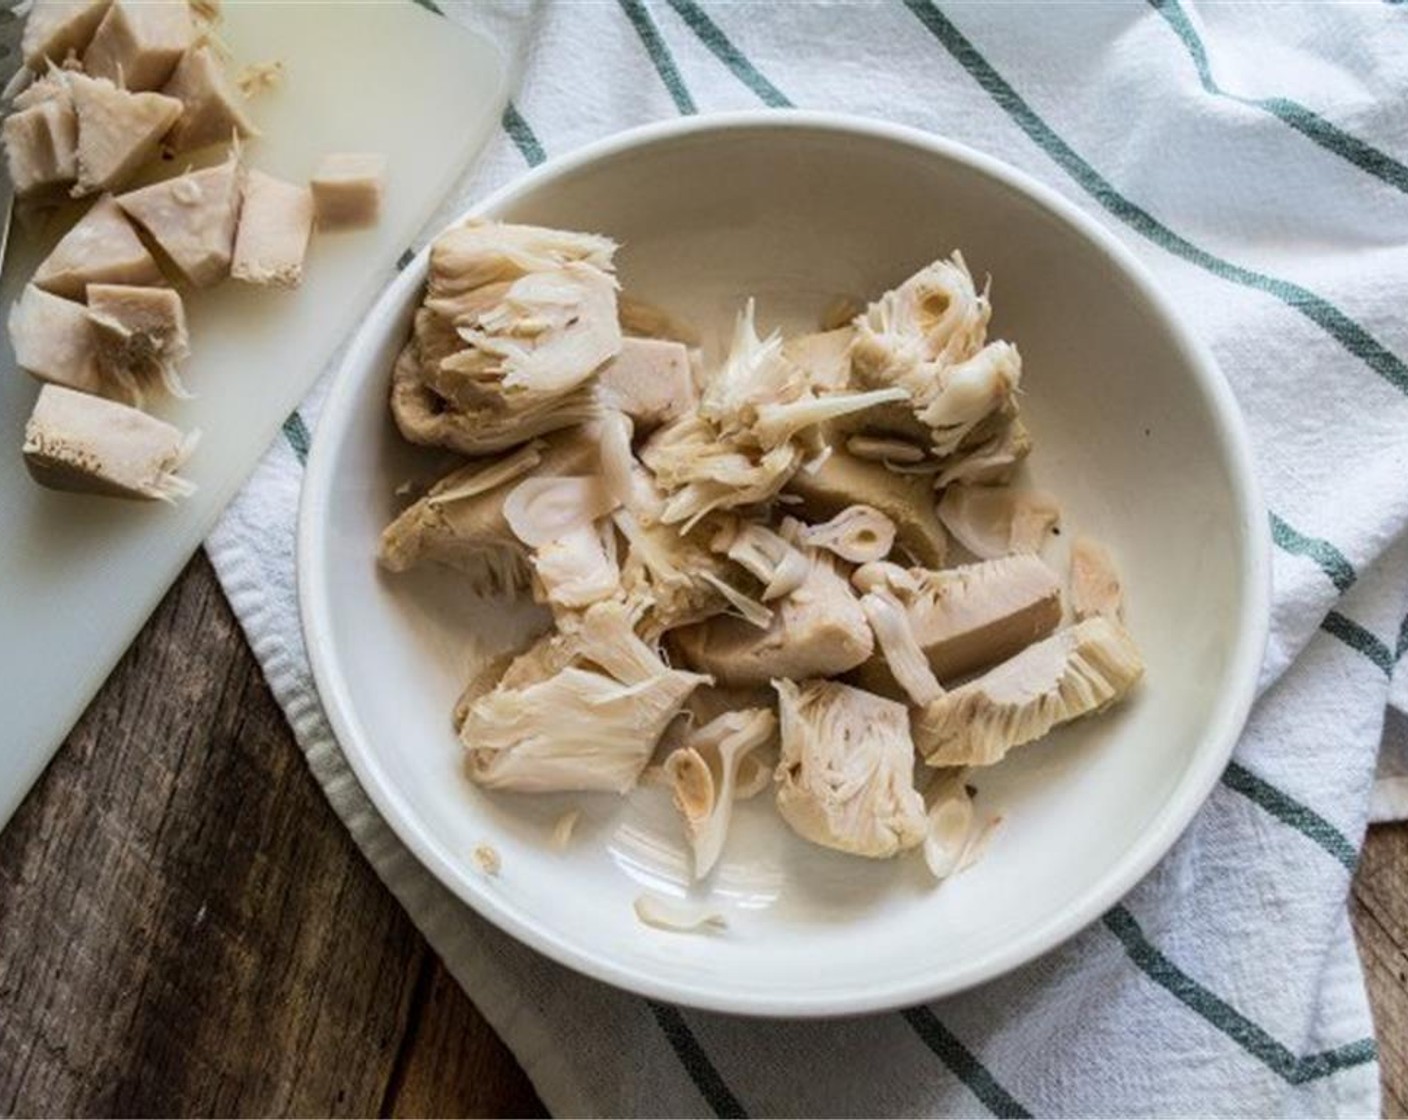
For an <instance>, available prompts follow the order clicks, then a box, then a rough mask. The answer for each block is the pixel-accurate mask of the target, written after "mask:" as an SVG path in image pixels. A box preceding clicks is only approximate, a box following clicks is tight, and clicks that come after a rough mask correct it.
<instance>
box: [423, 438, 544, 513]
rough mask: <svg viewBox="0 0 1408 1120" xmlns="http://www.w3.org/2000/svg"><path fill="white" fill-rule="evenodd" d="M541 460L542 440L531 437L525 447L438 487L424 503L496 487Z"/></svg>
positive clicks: (441, 502) (470, 495) (438, 502)
mask: <svg viewBox="0 0 1408 1120" xmlns="http://www.w3.org/2000/svg"><path fill="white" fill-rule="evenodd" d="M542 461H543V444H542V442H541V441H534V442H533V443H531V444H529V445H527V446H526V447H521V448H519V449H518V450H517V451H515V452H514V453H513V454H512V455H506V456H504V458H502V459H496V460H495V461H494V462H492V463H490V464H489V465H488V466H487V467H485V468H484V469H483V470H482V471H478V472H476V473H474V474H472V475H470V476H468V477H467V478H462V479H460V480H457V481H456V482H455V484H454V485H453V486H449V487H446V488H445V489H444V490H440V491H437V492H436V493H435V494H432V495H430V496H428V497H427V498H426V504H427V505H432V506H442V505H444V504H445V503H446V502H457V501H462V500H463V499H465V498H473V497H474V496H475V495H477V494H483V493H485V492H486V491H488V490H493V489H496V488H497V487H499V486H502V485H503V484H504V483H505V482H512V481H513V480H514V479H515V478H521V477H522V476H523V475H525V474H527V473H528V472H529V471H531V470H532V469H533V468H534V467H536V466H537V465H538V464H539V463H541V462H542Z"/></svg>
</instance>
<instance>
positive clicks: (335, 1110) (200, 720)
mask: <svg viewBox="0 0 1408 1120" xmlns="http://www.w3.org/2000/svg"><path fill="white" fill-rule="evenodd" d="M0 718H3V715H0ZM1353 914H1354V921H1355V928H1356V930H1357V931H1358V935H1359V942H1360V947H1361V950H1362V952H1363V955H1364V963H1365V968H1366V970H1367V973H1368V976H1369V990H1370V995H1371V996H1372V998H1373V1001H1374V1010H1375V1015H1376V1017H1377V1022H1378V1035H1379V1039H1380V1052H1381V1055H1382V1059H1383V1073H1384V1088H1385V1095H1384V1106H1385V1111H1386V1113H1387V1114H1388V1115H1390V1116H1400V1117H1401V1116H1404V1115H1405V1107H1408V827H1404V826H1400V827H1394V828H1384V829H1376V830H1375V831H1374V832H1373V833H1372V834H1371V836H1370V840H1369V843H1368V846H1367V847H1366V849H1365V853H1364V859H1363V862H1362V863H1361V865H1360V869H1359V875H1358V877H1357V878H1356V880H1355V884H1354V901H1353ZM34 1114H48V1115H54V1114H63V1115H74V1116H86V1115H119V1116H131V1115H148V1116H152V1115H155V1116H161V1115H210V1114H223V1115H251V1114H267V1115H290V1114H293V1115H311V1116H317V1115H360V1116H369V1115H375V1114H388V1115H404V1116H431V1115H434V1116H449V1115H503V1116H532V1115H541V1114H542V1104H541V1103H540V1102H539V1101H538V1099H537V1097H536V1095H535V1094H534V1092H533V1088H532V1086H531V1085H530V1084H529V1083H528V1080H527V1078H526V1077H524V1075H523V1073H522V1071H521V1070H519V1068H518V1066H517V1065H516V1063H515V1062H514V1060H513V1058H512V1056H511V1055H510V1054H509V1053H508V1051H507V1050H506V1049H504V1047H503V1045H502V1044H501V1043H500V1042H499V1041H498V1039H497V1038H496V1037H495V1036H494V1034H493V1032H492V1031H491V1030H490V1029H489V1028H488V1026H487V1025H486V1024H485V1022H484V1021H483V1020H482V1019H481V1018H480V1017H479V1016H478V1014H477V1013H476V1012H475V1010H474V1008H473V1006H472V1005H471V1004H470V1002H469V1000H468V999H466V998H465V996H464V994H463V993H462V992H461V991H460V990H459V988H458V987H456V985H455V983H454V981H453V980H451V979H450V978H449V976H448V975H447V974H446V972H445V970H444V969H443V968H442V967H441V966H440V963H439V961H438V960H436V958H435V956H434V954H433V953H431V951H430V950H429V948H428V947H427V946H426V944H425V941H424V940H423V939H422V938H421V936H420V934H419V933H418V932H417V931H416V929H415V928H414V927H413V926H412V925H411V923H410V921H409V919H407V917H406V916H405V914H404V913H403V912H402V911H401V909H400V907H399V906H398V905H397V904H396V903H395V901H394V900H393V899H392V898H391V896H390V895H389V894H388V893H387V892H386V890H385V889H384V888H383V887H382V886H381V884H380V883H379V882H378V881H377V879H376V877H375V875H373V873H372V871H371V869H370V867H368V866H367V864H366V863H365V862H364V861H363V859H362V858H361V856H360V854H359V853H358V852H357V850H356V848H355V847H354V846H353V844H352V841H351V838H350V837H349V836H348V834H347V832H346V831H345V830H344V829H343V828H342V826H341V825H340V824H339V822H338V821H337V818H336V817H335V816H334V815H333V812H332V810H331V808H329V806H328V804H327V802H326V801H325V800H324V799H323V795H322V792H321V791H320V790H319V789H318V787H317V785H316V783H315V782H314V781H313V778H312V776H311V775H310V774H309V773H308V771H307V769H306V767H305V766H304V763H303V758H302V756H301V755H300V754H299V752H298V750H297V748H296V746H295V744H294V742H293V738H292V736H291V735H290V733H289V731H288V728H287V727H286V726H285V724H284V721H283V717H282V715H281V713H280V712H279V709H278V707H277V705H276V704H275V703H274V700H273V697H272V696H270V694H269V690H268V688H267V687H266V685H265V684H264V679H263V677H262V676H261V675H260V672H259V668H258V666H257V665H256V664H255V662H254V659H253V657H252V656H251V654H250V653H249V650H248V648H247V647H246V645H245V642H244V639H243V636H242V635H241V633H240V631H239V627H238V625H237V624H236V622H235V620H234V618H233V616H232V615H231V614H230V610H229V607H228V606H227V605H226V603H225V600H224V597H223V595H222V594H221V592H220V589H219V586H218V585H217V583H216V582H215V577H214V574H213V573H212V571H211V569H210V566H209V564H208V563H207V561H206V559H205V556H204V554H200V555H198V556H197V557H196V559H195V560H193V561H192V562H191V564H190V566H189V568H188V569H187V571H186V573H185V575H184V576H183V577H182V578H181V580H180V581H179V582H178V583H177V584H176V586H175V587H174V588H173V589H172V591H171V592H170V594H168V595H167V597H166V600H165V601H164V602H163V604H162V606H161V608H160V609H159V610H158V611H157V613H156V614H155V615H154V616H153V617H152V619H151V621H150V622H149V623H148V624H147V627H146V629H145V630H144V631H143V632H142V634H141V636H140V637H139V638H138V639H137V641H136V643H135V644H134V645H133V647H132V649H131V650H130V651H129V652H128V654H127V656H126V657H125V658H124V659H123V661H122V663H121V665H120V666H119V667H118V669H117V670H116V671H115V672H114V673H113V676H112V679H111V680H110V681H109V682H108V684H107V686H106V687H105V688H104V689H103V691H102V693H101V694H100V695H99V696H98V698H97V699H96V700H95V701H94V702H93V704H92V705H91V706H90V707H89V709H88V712H87V713H86V714H85V715H84V717H83V719H82V721H81V722H80V723H79V725H78V727H77V728H75V729H74V732H73V734H72V735H71V736H70V737H69V739H68V742H67V743H66V744H65V745H64V747H63V749H62V750H61V751H60V753H59V755H58V757H57V758H56V759H55V760H54V762H53V764H52V765H51V766H50V767H49V769H48V771H47V772H46V773H45V775H44V777H43V778H42V779H41V780H40V782H39V784H38V785H37V786H36V787H35V789H34V791H33V792H32V793H31V794H30V795H29V798H28V799H27V800H26V801H25V803H24V805H23V806H22V807H21V809H20V811H19V813H18V814H17V815H16V816H15V818H14V820H13V821H12V822H11V823H10V825H9V827H8V828H6V830H5V831H4V832H3V833H0V1115H34Z"/></svg>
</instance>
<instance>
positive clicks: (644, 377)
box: [597, 338, 698, 432]
mask: <svg viewBox="0 0 1408 1120" xmlns="http://www.w3.org/2000/svg"><path fill="white" fill-rule="evenodd" d="M597 395H598V399H599V400H600V401H601V403H602V405H603V406H604V407H606V408H610V409H615V410H616V411H618V412H622V413H624V414H625V415H627V416H629V417H630V418H631V420H632V421H633V422H634V425H635V428H636V430H637V431H641V432H647V431H652V430H654V429H655V428H658V427H659V426H660V425H661V424H668V423H670V422H671V421H673V420H678V419H680V418H681V417H682V416H687V415H689V414H690V413H691V412H692V411H693V410H694V408H695V406H696V404H697V403H698V398H697V396H696V394H695V391H694V377H693V373H692V372H691V370H690V367H689V351H688V350H686V349H685V347H684V344H683V343H680V342H674V341H671V340H668V339H656V338H622V340H621V347H620V350H619V351H618V352H617V353H616V355H615V356H614V357H612V358H611V359H609V360H608V361H607V362H606V363H605V364H604V365H603V366H602V367H601V370H600V372H599V373H598V374H597Z"/></svg>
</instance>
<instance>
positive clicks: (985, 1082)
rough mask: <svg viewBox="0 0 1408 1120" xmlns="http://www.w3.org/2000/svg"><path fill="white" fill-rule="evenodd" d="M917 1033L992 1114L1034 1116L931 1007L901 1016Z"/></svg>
mask: <svg viewBox="0 0 1408 1120" xmlns="http://www.w3.org/2000/svg"><path fill="white" fill-rule="evenodd" d="M900 1014H901V1015H903V1016H904V1019H905V1022H907V1023H908V1024H909V1025H910V1026H911V1027H913V1028H914V1033H915V1034H917V1035H918V1036H919V1037H920V1038H921V1039H923V1040H924V1045H925V1046H927V1047H929V1049H930V1050H932V1051H933V1052H934V1053H935V1055H937V1056H938V1059H939V1060H940V1061H941V1062H943V1064H944V1065H946V1066H948V1068H949V1069H951V1070H952V1071H953V1072H954V1074H955V1076H957V1078H958V1079H959V1080H960V1081H962V1082H963V1084H964V1085H966V1086H968V1088H969V1089H970V1090H971V1091H972V1093H973V1095H974V1096H975V1097H977V1098H978V1099H979V1100H980V1101H982V1102H983V1104H985V1105H986V1106H987V1107H988V1108H989V1109H991V1110H992V1114H993V1115H994V1116H1001V1117H1013V1118H1015V1120H1023V1118H1025V1117H1030V1116H1031V1112H1030V1111H1028V1109H1027V1108H1026V1107H1025V1106H1024V1105H1023V1104H1022V1103H1021V1102H1020V1101H1019V1100H1017V1098H1016V1097H1014V1096H1013V1095H1012V1094H1011V1093H1009V1092H1008V1091H1007V1090H1006V1089H1004V1088H1003V1087H1002V1086H1001V1085H999V1084H998V1083H997V1079H996V1078H995V1077H993V1075H992V1074H991V1073H989V1072H988V1071H987V1069H986V1068H985V1067H984V1066H983V1063H982V1062H980V1061H978V1059H977V1058H976V1057H975V1056H974V1054H973V1052H972V1051H971V1050H969V1049H968V1047H966V1046H964V1045H963V1043H962V1042H960V1041H959V1039H958V1036H957V1035H955V1034H954V1033H953V1032H952V1031H950V1030H949V1029H948V1028H947V1027H946V1026H944V1025H943V1024H942V1023H941V1022H939V1019H938V1016H937V1015H935V1014H934V1013H933V1012H932V1011H930V1010H929V1009H928V1008H927V1007H910V1008H907V1009H906V1010H904V1011H902V1012H900Z"/></svg>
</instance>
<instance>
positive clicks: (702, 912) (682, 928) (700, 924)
mask: <svg viewBox="0 0 1408 1120" xmlns="http://www.w3.org/2000/svg"><path fill="white" fill-rule="evenodd" d="M635 912H636V917H637V918H639V919H640V920H641V921H642V922H644V923H645V924H646V925H648V926H651V927H653V928H655V929H663V930H668V931H670V932H671V933H717V932H720V931H722V930H725V929H727V928H728V919H727V918H726V917H724V915H723V914H722V913H720V912H719V911H718V910H712V909H710V908H708V907H706V906H701V905H699V904H697V903H692V902H686V901H685V900H684V899H679V898H665V897H664V896H663V895H658V894H643V895H641V896H640V897H639V898H637V899H636V901H635Z"/></svg>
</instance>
